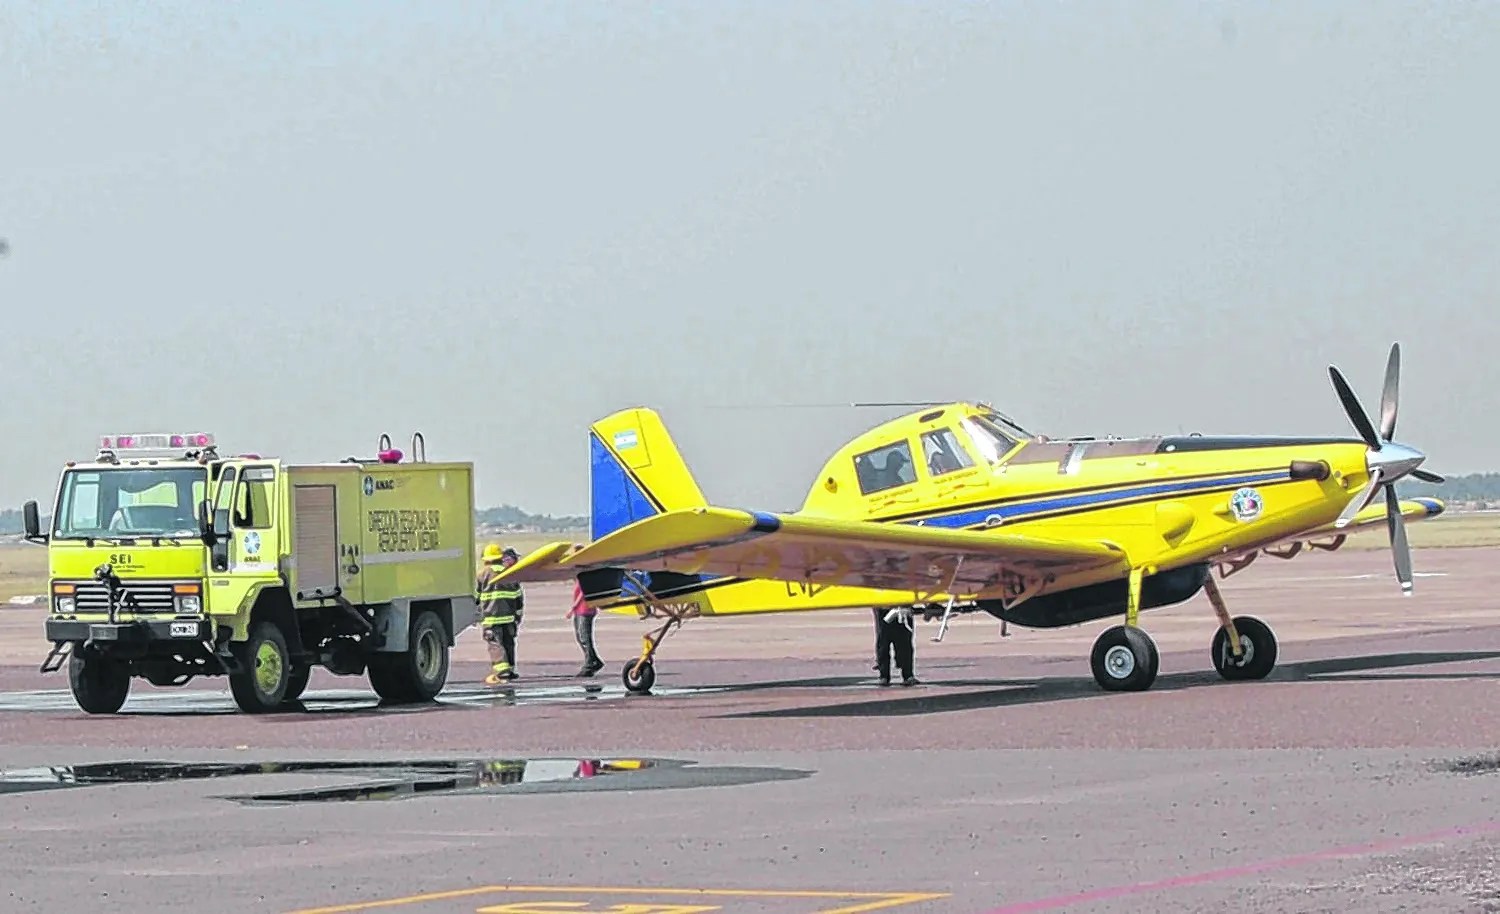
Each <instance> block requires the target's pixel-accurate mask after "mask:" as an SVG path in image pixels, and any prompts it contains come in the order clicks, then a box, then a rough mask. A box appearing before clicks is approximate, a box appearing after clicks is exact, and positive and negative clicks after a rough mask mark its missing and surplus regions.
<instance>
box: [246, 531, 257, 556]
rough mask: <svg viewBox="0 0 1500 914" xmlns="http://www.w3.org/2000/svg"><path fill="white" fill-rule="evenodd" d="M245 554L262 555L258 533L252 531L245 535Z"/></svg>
mask: <svg viewBox="0 0 1500 914" xmlns="http://www.w3.org/2000/svg"><path fill="white" fill-rule="evenodd" d="M245 554H246V555H259V554H260V534H259V533H256V532H255V531H254V530H251V531H250V532H249V533H246V534H245Z"/></svg>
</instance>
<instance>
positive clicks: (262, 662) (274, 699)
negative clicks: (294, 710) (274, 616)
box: [229, 619, 292, 714]
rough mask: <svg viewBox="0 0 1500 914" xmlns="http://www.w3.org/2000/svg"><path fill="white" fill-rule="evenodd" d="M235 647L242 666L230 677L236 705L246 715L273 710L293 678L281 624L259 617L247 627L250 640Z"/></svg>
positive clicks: (284, 695) (284, 694)
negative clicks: (258, 619) (239, 670)
mask: <svg viewBox="0 0 1500 914" xmlns="http://www.w3.org/2000/svg"><path fill="white" fill-rule="evenodd" d="M235 647H236V651H235V653H237V654H238V655H239V661H240V665H241V667H243V670H242V671H241V672H239V673H233V674H231V675H230V677H229V691H230V692H232V693H234V702H235V704H237V705H239V706H240V710H242V711H245V712H247V713H249V714H262V713H265V712H267V711H274V710H276V708H277V707H278V706H280V705H281V702H282V700H283V699H284V698H285V697H286V692H287V686H288V685H289V684H290V683H291V679H292V658H291V656H290V652H289V651H288V650H287V647H286V636H285V635H283V634H282V633H281V626H279V625H277V624H276V623H275V622H272V621H271V620H269V619H261V620H260V621H259V622H256V623H254V624H253V625H251V626H250V637H249V639H248V640H246V641H245V642H244V643H243V644H239V645H236V646H235Z"/></svg>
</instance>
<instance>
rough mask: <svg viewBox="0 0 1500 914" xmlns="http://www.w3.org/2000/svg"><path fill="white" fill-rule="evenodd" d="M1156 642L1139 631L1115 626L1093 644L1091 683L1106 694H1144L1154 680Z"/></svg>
mask: <svg viewBox="0 0 1500 914" xmlns="http://www.w3.org/2000/svg"><path fill="white" fill-rule="evenodd" d="M1160 660H1161V658H1160V655H1159V654H1157V652H1156V642H1154V641H1152V640H1151V636H1150V635H1148V634H1146V633H1145V632H1143V631H1141V630H1140V629H1139V628H1135V627H1133V626H1128V625H1116V626H1115V627H1114V628H1110V629H1107V630H1105V632H1104V634H1102V635H1100V636H1099V640H1097V641H1095V642H1094V651H1093V654H1092V655H1091V656H1090V657H1089V663H1090V665H1091V666H1092V667H1093V669H1094V681H1095V682H1097V683H1099V686H1100V688H1102V689H1104V690H1105V691H1107V692H1144V691H1145V690H1147V689H1149V688H1151V684H1152V683H1153V682H1155V681H1156V670H1157V667H1158V666H1159V664H1160Z"/></svg>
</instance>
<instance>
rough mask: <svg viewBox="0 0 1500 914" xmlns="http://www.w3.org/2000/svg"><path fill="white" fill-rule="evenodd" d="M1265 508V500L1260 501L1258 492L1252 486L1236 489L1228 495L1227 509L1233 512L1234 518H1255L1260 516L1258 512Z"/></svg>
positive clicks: (1240, 519)
mask: <svg viewBox="0 0 1500 914" xmlns="http://www.w3.org/2000/svg"><path fill="white" fill-rule="evenodd" d="M1264 508H1265V502H1263V501H1261V499H1260V493H1259V492H1257V491H1255V490H1254V489H1252V488H1249V487H1246V488H1243V489H1236V490H1235V493H1234V494H1233V495H1231V496H1229V510H1230V511H1232V512H1233V513H1234V517H1235V520H1238V521H1241V522H1244V521H1251V520H1255V519H1256V518H1257V517H1260V512H1261V511H1262V510H1263V509H1264Z"/></svg>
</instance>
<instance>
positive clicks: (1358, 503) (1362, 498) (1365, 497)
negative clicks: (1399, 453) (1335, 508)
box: [1333, 467, 1383, 529]
mask: <svg viewBox="0 0 1500 914" xmlns="http://www.w3.org/2000/svg"><path fill="white" fill-rule="evenodd" d="M1382 475H1383V474H1382V473H1381V471H1380V467H1376V468H1375V469H1374V471H1373V472H1371V473H1370V481H1369V482H1368V483H1366V484H1365V487H1364V488H1363V489H1361V490H1360V492H1359V494H1358V495H1356V496H1354V497H1353V498H1351V499H1350V500H1349V504H1347V505H1345V506H1344V511H1343V513H1341V514H1340V515H1339V519H1338V520H1336V521H1334V522H1333V526H1334V528H1335V529H1340V528H1343V527H1345V526H1347V525H1348V524H1349V522H1350V521H1352V520H1354V515H1356V514H1358V513H1359V512H1361V511H1363V510H1364V509H1365V508H1366V507H1368V506H1369V504H1370V502H1371V501H1373V500H1374V498H1375V490H1376V489H1378V488H1380V480H1381V478H1382Z"/></svg>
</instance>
